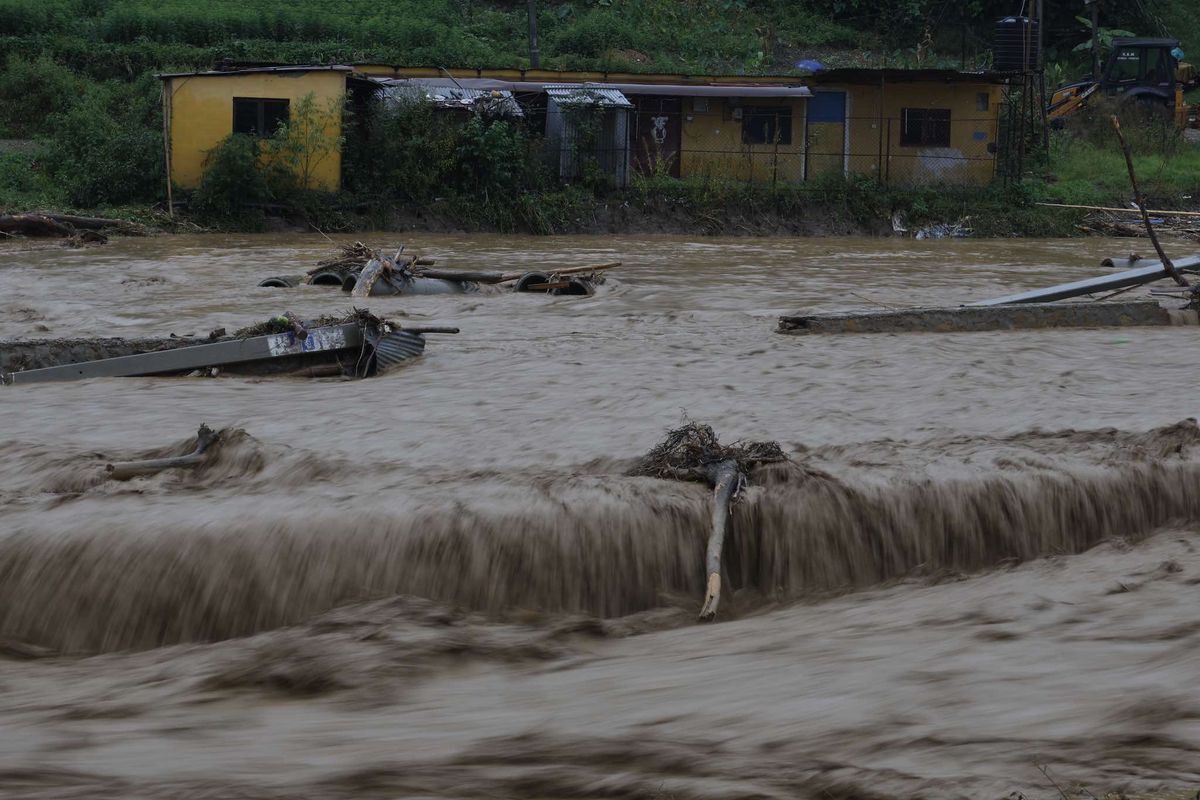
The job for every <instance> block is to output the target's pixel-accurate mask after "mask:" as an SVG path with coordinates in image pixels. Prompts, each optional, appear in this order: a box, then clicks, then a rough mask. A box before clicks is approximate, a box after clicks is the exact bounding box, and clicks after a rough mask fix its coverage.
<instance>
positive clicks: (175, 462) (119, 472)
mask: <svg viewBox="0 0 1200 800" xmlns="http://www.w3.org/2000/svg"><path fill="white" fill-rule="evenodd" d="M218 439H220V434H218V433H214V432H213V430H212V429H211V428H209V427H208V426H207V425H201V426H200V430H199V431H197V432H196V449H195V450H193V451H192V452H190V453H188V454H187V455H186V456H174V457H171V458H152V459H148V460H146V461H119V462H116V463H113V464H109V465H108V466H106V467H105V469H106V470H107V471H108V477H109V478H111V479H113V480H114V481H127V480H129V479H130V478H135V477H137V476H139V475H153V474H155V473H158V472H162V471H163V470H164V469H174V468H176V467H195V466H199V465H200V464H203V463H204V461H205V453H206V451H207V450H208V449H209V447H211V446H212V445H213V444H215V443H216V442H217V441H218Z"/></svg>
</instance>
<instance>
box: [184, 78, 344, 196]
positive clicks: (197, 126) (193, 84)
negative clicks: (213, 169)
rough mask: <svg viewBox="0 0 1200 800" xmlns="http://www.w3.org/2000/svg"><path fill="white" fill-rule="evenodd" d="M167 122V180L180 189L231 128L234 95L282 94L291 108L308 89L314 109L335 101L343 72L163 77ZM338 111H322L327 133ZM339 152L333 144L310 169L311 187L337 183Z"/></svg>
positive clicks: (334, 132) (335, 125) (336, 128)
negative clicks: (169, 176)
mask: <svg viewBox="0 0 1200 800" xmlns="http://www.w3.org/2000/svg"><path fill="white" fill-rule="evenodd" d="M164 91H165V93H166V95H167V97H166V98H165V109H164V110H165V111H166V112H168V114H169V116H168V120H169V125H170V140H171V147H170V158H171V180H172V182H173V183H174V184H175V186H177V187H179V188H181V189H194V188H195V187H196V186H197V185H198V184H199V182H200V175H201V173H202V172H203V170H204V161H205V159H206V158H207V156H208V152H209V151H210V150H212V149H213V148H214V147H216V146H217V145H218V144H220V142H221V140H222V139H224V138H225V137H226V136H229V135H230V134H231V133H232V132H233V98H235V97H256V98H271V99H280V100H282V99H286V100H289V101H290V102H291V109H292V111H293V112H294V111H295V108H296V105H297V104H298V103H299V102H300V101H301V100H302V99H303V98H304V97H305V96H306V95H308V94H309V93H310V92H311V93H312V94H313V96H314V99H315V101H316V107H317V109H318V110H321V111H325V110H326V109H329V108H331V107H332V106H335V105H336V106H340V104H341V102H342V98H343V96H344V95H345V91H346V73H345V72H336V71H314V72H275V73H249V74H244V75H243V74H230V75H194V76H186V77H176V78H169V79H166V80H164ZM341 124H342V121H341V115H340V114H331V115H327V119H326V126H325V133H326V135H327V136H331V137H337V136H340V135H341ZM341 174H342V156H341V153H340V152H339V151H337V150H335V151H334V152H332V153H329V154H328V155H327V156H325V157H324V158H323V159H322V160H321V161H320V163H318V164H316V165H315V167H314V168H313V169H312V182H313V188H318V189H325V190H329V191H334V190H337V189H338V188H340V186H341Z"/></svg>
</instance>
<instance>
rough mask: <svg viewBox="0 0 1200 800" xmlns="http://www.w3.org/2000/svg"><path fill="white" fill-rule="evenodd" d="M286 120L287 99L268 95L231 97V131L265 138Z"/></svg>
mask: <svg viewBox="0 0 1200 800" xmlns="http://www.w3.org/2000/svg"><path fill="white" fill-rule="evenodd" d="M287 121H288V101H287V100H276V99H272V98H268V97H235V98H233V132H234V133H248V134H250V135H251V136H258V137H259V138H263V139H265V138H267V137H268V136H271V135H273V134H274V133H275V131H276V130H277V129H278V128H279V126H280V125H282V124H284V123H286V122H287Z"/></svg>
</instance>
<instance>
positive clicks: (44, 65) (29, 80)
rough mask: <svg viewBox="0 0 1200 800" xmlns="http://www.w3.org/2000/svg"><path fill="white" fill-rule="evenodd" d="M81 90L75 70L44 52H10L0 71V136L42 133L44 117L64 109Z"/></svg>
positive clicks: (14, 136) (80, 83) (27, 135)
mask: <svg viewBox="0 0 1200 800" xmlns="http://www.w3.org/2000/svg"><path fill="white" fill-rule="evenodd" d="M82 89H83V85H82V81H80V79H79V78H78V76H76V75H75V73H73V72H71V70H69V69H67V68H66V67H64V66H62V65H61V64H57V63H55V62H54V61H52V60H51V59H49V58H47V57H46V56H44V55H43V56H38V57H37V58H36V59H33V60H27V59H25V58H22V57H21V56H18V55H10V56H9V57H8V59H7V61H6V63H5V67H4V70H3V71H0V137H4V136H8V137H10V138H26V137H30V136H35V135H37V134H41V133H45V132H46V130H47V117H48V116H49V115H51V114H56V113H61V112H63V111H65V110H67V108H69V107H70V105H71V104H72V103H73V102H75V100H76V98H77V97H78V96H79V93H80V92H81V91H82Z"/></svg>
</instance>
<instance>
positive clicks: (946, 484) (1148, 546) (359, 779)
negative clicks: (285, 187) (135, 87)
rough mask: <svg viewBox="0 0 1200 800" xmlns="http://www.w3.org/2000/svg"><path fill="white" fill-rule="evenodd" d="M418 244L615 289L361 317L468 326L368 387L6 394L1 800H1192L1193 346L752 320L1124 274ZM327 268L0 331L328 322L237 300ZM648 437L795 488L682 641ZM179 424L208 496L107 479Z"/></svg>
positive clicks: (132, 245)
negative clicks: (721, 596) (705, 431)
mask: <svg viewBox="0 0 1200 800" xmlns="http://www.w3.org/2000/svg"><path fill="white" fill-rule="evenodd" d="M372 241H373V242H374V243H378V244H384V243H385V242H387V238H386V237H375V239H373V240H372ZM409 247H410V249H412V248H416V249H417V250H419V251H421V252H422V253H425V254H428V255H435V256H437V257H438V258H439V260H440V261H441V262H442V263H445V264H447V265H450V266H473V267H483V266H486V267H492V268H496V267H499V268H504V269H520V268H524V267H539V268H540V267H544V266H548V265H551V266H568V265H576V264H587V263H595V262H602V261H612V260H622V261H624V262H625V267H624V268H623V269H622V270H620V271H618V272H617V273H615V274H614V275H613V278H614V279H615V280H612V281H610V282H609V283H608V284H607V285H605V286H604V287H602V289H601V290H600V292H599V293H598V294H597V295H596V296H595V297H591V298H584V299H578V298H547V297H540V296H500V297H471V296H457V297H419V298H372V300H371V303H370V307H371V310H372V311H373V312H375V313H377V314H380V315H383V316H390V317H398V318H401V319H408V320H412V321H419V322H421V323H437V324H456V325H459V326H460V327H461V328H462V333H461V334H460V335H458V336H457V337H438V338H434V337H430V343H429V347H428V349H427V350H426V355H425V356H424V357H423V358H422V359H419V360H418V361H416V362H414V363H412V364H411V365H408V366H406V367H404V368H403V369H401V370H399V371H397V372H395V373H392V374H389V375H387V376H384V377H381V378H377V379H372V380H364V381H359V382H341V381H303V380H297V379H283V380H278V379H275V380H267V379H242V378H217V379H149V378H146V379H143V378H132V379H119V380H96V381H88V382H81V383H67V384H45V385H34V386H28V387H9V388H7V389H4V390H3V391H0V410H2V411H3V414H2V415H0V420H2V422H0V425H2V428H0V431H2V432H3V437H2V438H3V445H4V457H3V459H2V460H0V797H5V798H52V797H55V798H57V797H71V798H85V797H86V798H131V797H136V798H167V797H170V798H201V797H203V798H222V797H236V798H244V799H245V798H292V797H303V798H326V797H329V798H399V797H422V798H481V797H494V798H530V799H532V798H540V799H547V800H548V799H549V798H565V797H609V798H646V800H649V799H650V798H661V799H662V800H667V799H668V798H679V799H680V800H701V799H703V800H710V799H711V800H716V799H717V798H720V799H721V800H732V799H733V798H780V799H781V800H782V799H783V798H814V799H815V798H834V799H837V798H845V799H846V800H849V799H850V798H891V797H914V798H915V797H930V798H943V797H945V798H949V797H972V798H973V797H1005V796H1008V795H1009V793H1011V792H1019V793H1022V794H1023V795H1024V796H1025V797H1027V798H1031V800H1032V798H1040V797H1046V798H1049V797H1058V796H1060V789H1061V792H1062V794H1064V795H1069V796H1074V794H1075V793H1078V792H1085V791H1090V792H1094V793H1095V794H1097V795H1100V794H1102V793H1104V792H1110V791H1118V790H1124V791H1129V792H1149V791H1154V792H1163V791H1165V792H1168V793H1170V792H1180V793H1182V792H1184V791H1190V792H1192V793H1194V792H1195V791H1196V785H1197V783H1198V782H1200V699H1198V697H1197V694H1196V687H1197V686H1200V651H1198V646H1200V619H1198V617H1197V613H1196V609H1197V603H1196V600H1197V597H1198V595H1200V551H1198V550H1197V545H1200V535H1198V533H1197V531H1200V493H1198V492H1197V489H1198V488H1200V428H1197V425H1196V423H1195V422H1194V421H1192V420H1191V419H1190V417H1191V416H1193V415H1194V414H1195V413H1196V412H1197V410H1198V409H1197V407H1196V401H1195V399H1194V398H1193V397H1192V393H1191V388H1192V383H1191V380H1192V379H1193V376H1194V372H1195V363H1196V355H1195V353H1196V351H1195V350H1194V349H1193V348H1194V336H1195V334H1194V332H1193V330H1192V329H1186V328H1162V329H1145V330H1061V331H1029V332H1018V333H972V334H954V335H923V334H905V335H898V336H847V337H808V338H793V337H786V336H780V335H777V334H775V333H774V332H773V330H774V326H775V318H776V316H777V315H778V314H780V313H783V312H790V311H796V310H799V309H801V308H805V307H827V308H836V307H847V306H861V305H870V304H881V305H888V306H892V305H914V304H936V303H954V302H959V301H964V300H969V299H976V298H981V297H986V296H988V295H992V294H997V293H1005V292H1009V291H1012V290H1015V289H1018V288H1026V287H1033V286H1038V285H1044V284H1047V283H1051V282H1055V281H1059V280H1065V279H1069V278H1075V277H1083V276H1085V275H1089V274H1093V273H1094V272H1095V270H1096V266H1095V265H1096V264H1098V262H1099V261H1100V259H1101V258H1102V257H1104V256H1106V255H1117V254H1121V253H1122V252H1123V248H1127V247H1128V245H1127V244H1124V243H1121V242H1112V241H1109V242H1104V241H1099V240H1089V241H1084V242H1054V243H1047V242H1032V241H1015V242H1014V241H978V242H970V241H968V242H927V243H914V242H898V241H897V242H893V241H886V240H837V239H814V240H779V241H766V240H741V241H735V240H728V241H725V240H706V241H703V242H699V243H698V242H694V241H686V240H683V239H677V238H639V239H622V238H617V237H612V238H569V239H517V238H503V237H485V236H479V237H445V236H440V237H435V236H417V237H413V238H412V239H410V241H409ZM327 250H328V244H327V243H326V242H324V240H321V239H320V238H319V237H312V236H289V237H284V236H261V237H241V238H217V237H182V236H176V237H158V238H148V239H130V240H122V241H118V242H115V243H114V244H112V245H111V246H109V247H107V248H104V249H101V250H84V251H64V250H58V249H53V250H32V251H24V252H21V251H16V250H9V251H4V252H0V338H6V339H11V338H29V337H35V336H48V337H57V336H81V335H88V336H103V335H130V336H132V335H158V334H166V333H171V332H174V333H177V334H191V333H206V332H208V331H209V330H211V329H213V328H217V327H221V326H224V327H227V328H228V329H230V330H234V329H236V328H238V327H242V326H244V325H247V324H250V323H253V322H257V321H260V320H262V319H264V318H266V317H268V316H272V315H274V314H276V313H279V312H281V311H284V310H291V311H294V312H296V313H298V314H300V315H301V316H316V315H319V314H323V313H339V312H343V311H346V310H348V307H349V301H348V299H347V298H346V297H345V296H343V295H342V294H340V293H339V292H336V291H332V290H328V289H322V288H301V289H296V290H278V289H259V288H255V286H256V284H257V283H258V281H259V280H261V279H262V278H264V277H267V276H270V275H278V274H288V273H293V274H294V273H297V272H301V271H303V270H304V269H305V268H307V267H308V266H309V265H311V264H312V263H313V262H315V261H316V260H317V259H318V258H320V257H321V256H323V255H324V254H325V253H326V252H327ZM684 413H686V415H687V416H688V417H690V418H692V419H695V420H697V421H701V422H706V423H709V424H711V425H712V426H713V427H714V428H715V429H716V430H717V432H718V433H719V434H720V436H721V438H722V439H723V440H724V441H733V440H735V439H739V438H745V439H759V440H777V441H779V442H780V443H782V444H783V446H784V449H785V450H786V451H787V452H788V454H789V456H790V457H791V460H790V461H789V462H787V463H783V464H773V465H769V466H766V467H762V468H760V469H759V470H758V471H757V472H756V473H755V474H754V475H753V483H754V486H753V488H752V489H751V490H750V491H749V492H748V494H747V495H746V496H745V498H744V499H743V500H742V501H741V502H740V503H739V504H738V505H737V506H736V507H735V511H734V516H733V519H732V527H731V540H730V542H729V547H728V549H727V552H726V560H727V565H728V568H729V576H730V579H731V582H732V584H733V586H734V588H735V590H736V591H735V592H734V593H733V595H732V597H727V598H726V601H723V605H722V612H721V614H720V616H719V618H718V621H717V622H716V623H715V624H711V625H698V624H696V622H695V614H696V611H697V610H698V607H699V603H700V600H701V598H702V597H703V585H704V574H703V573H704V545H705V540H706V537H707V532H708V524H709V517H708V515H709V497H710V494H709V492H708V491H707V490H706V489H705V487H703V486H701V485H698V484H684V483H676V482H669V481H660V480H655V479H649V478H634V477H628V472H629V471H630V467H631V466H632V465H633V463H634V462H635V460H636V458H637V457H638V456H639V455H641V454H642V453H645V452H646V451H647V450H649V449H650V448H651V447H652V446H653V445H654V444H655V443H657V442H658V441H659V440H660V439H661V438H662V436H663V434H664V432H665V431H666V430H667V429H668V428H672V427H675V426H676V425H678V424H679V423H680V421H681V419H683V415H684ZM200 422H207V423H208V424H209V425H211V426H212V427H214V428H224V429H225V430H226V437H225V440H224V442H223V444H222V446H221V448H220V450H219V451H218V453H217V455H216V457H215V458H214V459H213V461H212V463H210V464H209V465H207V466H205V467H204V468H202V469H200V470H198V471H195V472H192V473H180V472H175V473H164V474H160V475H158V476H155V477H150V478H140V479H135V480H133V481H131V482H128V483H113V482H106V481H104V480H102V476H103V465H104V464H105V463H106V461H109V460H114V459H127V458H137V457H148V456H154V455H165V454H168V453H172V452H181V451H183V450H186V449H187V447H188V443H189V441H190V440H191V435H192V432H193V431H195V429H196V427H197V426H198V425H199V423H200ZM1051 781H1054V782H1057V784H1058V787H1057V788H1056V786H1055V785H1054V783H1052V782H1051ZM1083 796H1086V795H1083ZM1162 796H1174V795H1170V794H1167V795H1162ZM1179 796H1181V797H1182V796H1183V795H1182V794H1180V795H1179ZM1187 796H1188V797H1191V796H1192V795H1191V794H1188V795H1187Z"/></svg>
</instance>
